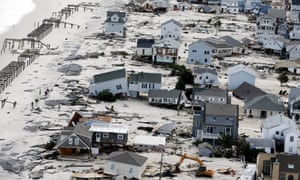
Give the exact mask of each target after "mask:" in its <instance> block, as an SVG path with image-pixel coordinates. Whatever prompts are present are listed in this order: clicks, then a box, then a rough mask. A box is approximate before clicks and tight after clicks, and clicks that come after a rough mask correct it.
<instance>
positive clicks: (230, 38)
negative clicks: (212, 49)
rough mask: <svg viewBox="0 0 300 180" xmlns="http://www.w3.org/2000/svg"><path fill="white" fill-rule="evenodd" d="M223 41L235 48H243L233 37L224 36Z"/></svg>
mask: <svg viewBox="0 0 300 180" xmlns="http://www.w3.org/2000/svg"><path fill="white" fill-rule="evenodd" d="M221 39H224V40H225V41H226V43H228V44H230V45H231V46H233V47H242V45H243V44H242V43H241V42H240V41H238V40H236V39H234V38H233V37H231V36H223V37H221Z"/></svg>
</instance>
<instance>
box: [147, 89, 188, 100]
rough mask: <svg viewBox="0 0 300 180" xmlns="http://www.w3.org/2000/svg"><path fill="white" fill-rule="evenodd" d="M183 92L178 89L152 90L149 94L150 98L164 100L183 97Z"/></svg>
mask: <svg viewBox="0 0 300 180" xmlns="http://www.w3.org/2000/svg"><path fill="white" fill-rule="evenodd" d="M181 93H182V91H180V90H177V89H172V90H167V89H152V90H150V91H149V93H148V97H149V98H152V97H164V98H177V97H179V96H180V95H181Z"/></svg>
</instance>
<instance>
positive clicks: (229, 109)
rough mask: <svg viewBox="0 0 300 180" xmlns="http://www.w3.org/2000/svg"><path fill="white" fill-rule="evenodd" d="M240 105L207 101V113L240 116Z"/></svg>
mask: <svg viewBox="0 0 300 180" xmlns="http://www.w3.org/2000/svg"><path fill="white" fill-rule="evenodd" d="M238 111H239V106H238V105H232V104H216V103H206V108H205V114H206V115H216V116H238Z"/></svg>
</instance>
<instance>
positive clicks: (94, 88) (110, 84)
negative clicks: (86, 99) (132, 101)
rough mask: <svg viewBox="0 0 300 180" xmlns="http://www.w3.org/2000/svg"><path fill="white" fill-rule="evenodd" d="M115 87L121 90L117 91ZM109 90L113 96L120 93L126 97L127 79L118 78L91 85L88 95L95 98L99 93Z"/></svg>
mask: <svg viewBox="0 0 300 180" xmlns="http://www.w3.org/2000/svg"><path fill="white" fill-rule="evenodd" d="M117 85H121V87H122V88H121V89H117ZM105 89H109V90H110V92H111V93H113V94H119V93H122V94H123V95H124V96H127V95H128V85H127V79H126V77H124V78H118V79H114V80H110V81H104V82H99V83H91V84H90V86H89V92H90V95H93V96H96V95H97V94H98V93H99V92H101V91H103V90H105Z"/></svg>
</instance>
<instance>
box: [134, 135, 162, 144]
mask: <svg viewBox="0 0 300 180" xmlns="http://www.w3.org/2000/svg"><path fill="white" fill-rule="evenodd" d="M134 144H141V145H149V146H159V145H162V146H165V145H166V137H161V136H145V135H139V136H135V138H134Z"/></svg>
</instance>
